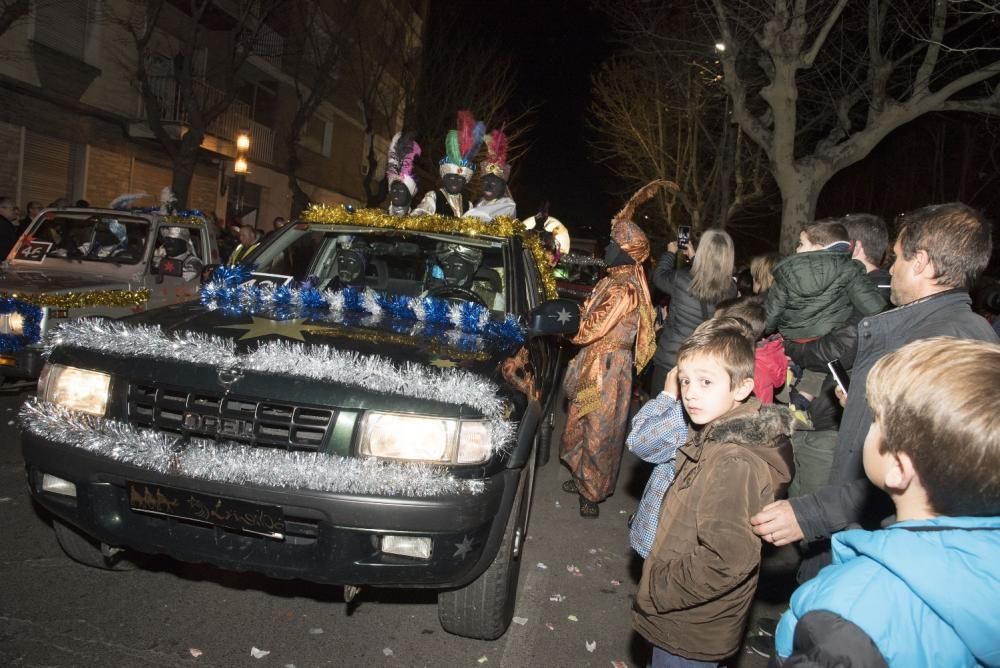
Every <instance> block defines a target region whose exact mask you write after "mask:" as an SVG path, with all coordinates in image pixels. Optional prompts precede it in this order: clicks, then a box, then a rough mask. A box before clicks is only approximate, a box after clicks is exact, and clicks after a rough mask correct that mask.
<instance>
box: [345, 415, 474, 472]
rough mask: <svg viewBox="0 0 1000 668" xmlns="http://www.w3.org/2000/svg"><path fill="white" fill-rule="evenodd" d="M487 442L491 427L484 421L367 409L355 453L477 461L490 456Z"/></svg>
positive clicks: (422, 459) (455, 461)
mask: <svg viewBox="0 0 1000 668" xmlns="http://www.w3.org/2000/svg"><path fill="white" fill-rule="evenodd" d="M490 443H491V441H490V426H489V423H488V422H486V421H484V420H456V419H451V418H436V417H421V416H416V415H405V414H399V413H378V412H375V411H370V412H368V413H367V414H366V415H365V417H364V420H363V421H362V423H361V437H360V439H359V441H358V452H359V454H361V455H365V456H368V457H385V458H387V459H407V460H411V461H422V462H434V463H438V464H480V463H482V462H485V461H486V460H487V459H489V456H490V453H491V451H492V448H491V445H490Z"/></svg>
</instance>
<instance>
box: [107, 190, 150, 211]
mask: <svg viewBox="0 0 1000 668" xmlns="http://www.w3.org/2000/svg"><path fill="white" fill-rule="evenodd" d="M148 197H149V193H126V194H124V195H119V196H118V197H116V198H114V199H113V200H111V204H109V205H108V208H109V209H118V210H120V211H125V210H127V209H129V208H130V207H131V205H132V202H135V201H138V200H141V199H146V198H148Z"/></svg>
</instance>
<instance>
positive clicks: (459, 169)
mask: <svg viewBox="0 0 1000 668" xmlns="http://www.w3.org/2000/svg"><path fill="white" fill-rule="evenodd" d="M485 135H486V125H485V124H484V123H483V122H482V121H476V119H475V117H474V116H473V115H472V112H470V111H465V110H463V111H460V112H458V124H457V127H456V129H454V130H449V131H448V134H447V135H446V136H445V138H444V157H443V158H441V163H440V167H439V171H440V172H441V176H444V175H445V174H458V175H459V176H464V177H465V178H466V179H469V178H472V175H473V174H474V173H475V171H476V168H475V166H474V163H473V161H474V160H475V159H476V154H477V153H479V148H480V147H481V146H482V145H483V137H484V136H485Z"/></svg>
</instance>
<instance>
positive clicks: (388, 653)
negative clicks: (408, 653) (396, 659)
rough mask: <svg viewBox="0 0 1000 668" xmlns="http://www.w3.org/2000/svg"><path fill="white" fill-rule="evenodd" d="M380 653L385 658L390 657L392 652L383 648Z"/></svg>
mask: <svg viewBox="0 0 1000 668" xmlns="http://www.w3.org/2000/svg"><path fill="white" fill-rule="evenodd" d="M382 653H383V654H385V655H386V656H392V650H391V649H389V648H388V647H386V648H384V649H383V650H382Z"/></svg>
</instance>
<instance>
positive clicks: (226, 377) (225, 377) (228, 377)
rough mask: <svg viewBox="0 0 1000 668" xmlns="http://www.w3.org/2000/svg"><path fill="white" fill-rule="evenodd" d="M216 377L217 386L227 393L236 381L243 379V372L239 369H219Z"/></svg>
mask: <svg viewBox="0 0 1000 668" xmlns="http://www.w3.org/2000/svg"><path fill="white" fill-rule="evenodd" d="M218 375H219V385H221V386H222V387H223V388H225V390H226V392H228V391H229V388H231V387H232V386H233V384H234V383H235V382H236V381H238V380H239V379H240V378H242V377H243V371H242V370H241V369H233V368H228V369H219V372H218Z"/></svg>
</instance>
